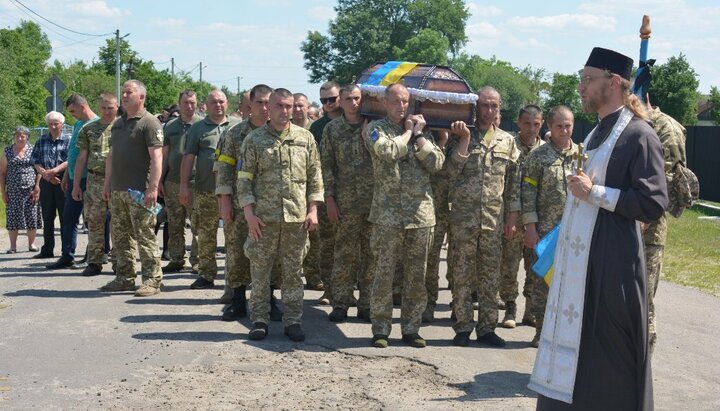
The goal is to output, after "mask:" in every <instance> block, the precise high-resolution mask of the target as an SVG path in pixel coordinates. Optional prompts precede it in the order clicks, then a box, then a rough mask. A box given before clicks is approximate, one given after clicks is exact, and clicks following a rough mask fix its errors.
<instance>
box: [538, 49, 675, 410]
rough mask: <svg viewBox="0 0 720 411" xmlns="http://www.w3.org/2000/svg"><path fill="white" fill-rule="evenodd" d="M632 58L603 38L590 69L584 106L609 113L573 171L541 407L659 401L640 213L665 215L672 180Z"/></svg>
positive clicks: (543, 346) (635, 405)
mask: <svg viewBox="0 0 720 411" xmlns="http://www.w3.org/2000/svg"><path fill="white" fill-rule="evenodd" d="M632 67H633V61H632V59H631V58H629V57H627V56H624V55H622V54H620V53H617V52H615V51H612V50H607V49H603V48H595V49H593V51H592V52H591V54H590V57H589V58H588V60H587V63H585V67H584V68H583V70H582V73H581V77H580V84H579V85H578V91H579V93H580V96H581V99H582V106H583V110H584V111H585V112H587V113H597V115H598V117H599V120H600V122H599V124H598V125H597V127H596V128H595V129H594V130H593V131H591V132H590V134H589V135H588V136H587V137H586V138H585V141H584V144H583V145H584V146H585V147H587V149H586V152H585V153H579V155H577V158H578V160H577V161H578V162H579V164H578V167H577V173H576V175H573V176H570V177H569V178H568V191H569V193H568V197H567V200H566V203H565V211H564V213H563V217H562V222H561V231H560V235H559V237H558V244H557V248H556V250H555V260H554V271H553V279H552V284H551V286H550V291H549V294H548V301H547V308H546V311H545V322H544V324H543V329H542V331H541V335H540V346H539V349H538V354H537V357H536V360H535V367H534V369H533V374H532V376H531V378H530V385H529V387H530V388H531V389H533V390H535V391H537V392H538V393H539V394H540V395H539V398H538V404H537V409H538V410H651V409H653V396H652V375H651V370H650V359H649V354H648V311H647V308H648V306H647V298H646V295H647V294H646V291H645V290H646V280H645V258H644V255H643V246H642V234H641V231H640V222H650V221H653V220H655V219H657V218H659V217H660V216H661V215H662V213H663V211H664V210H665V208H666V206H667V187H666V183H665V176H664V160H663V154H662V148H661V145H660V140H659V139H658V137H657V135H656V134H655V132H654V131H653V129H652V127H651V126H650V124H649V123H648V121H647V119H648V115H647V113H646V111H645V109H644V107H643V105H642V104H641V103H640V101H639V100H638V99H637V97H636V96H634V95H632V94H631V93H630V76H631V72H632ZM583 154H584V155H583Z"/></svg>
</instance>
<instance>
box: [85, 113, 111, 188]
mask: <svg viewBox="0 0 720 411" xmlns="http://www.w3.org/2000/svg"><path fill="white" fill-rule="evenodd" d="M113 123H114V121H113V122H111V123H110V124H103V123H102V121H100V119H97V120H93V121H91V122H89V123H87V124H85V126H84V127H83V128H81V129H80V132H79V133H78V139H77V147H78V148H79V149H86V150H87V151H88V156H87V169H88V170H90V171H92V172H93V173H96V174H101V175H105V160H107V155H108V152H109V151H110V146H109V144H108V142H109V140H110V130H111V129H112V125H113Z"/></svg>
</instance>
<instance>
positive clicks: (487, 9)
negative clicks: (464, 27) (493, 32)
mask: <svg viewBox="0 0 720 411" xmlns="http://www.w3.org/2000/svg"><path fill="white" fill-rule="evenodd" d="M467 8H468V11H469V12H470V14H471V16H474V17H480V18H487V17H497V16H500V15H502V14H503V10H502V9H501V8H500V7H497V6H492V5H487V4H480V3H476V2H470V3H467Z"/></svg>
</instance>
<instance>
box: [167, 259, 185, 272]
mask: <svg viewBox="0 0 720 411" xmlns="http://www.w3.org/2000/svg"><path fill="white" fill-rule="evenodd" d="M184 269H185V262H184V261H171V262H169V263H168V264H167V265H166V266H165V267H163V268H162V272H163V274H169V273H179V272H180V271H182V270H184Z"/></svg>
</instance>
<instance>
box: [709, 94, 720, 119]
mask: <svg viewBox="0 0 720 411" xmlns="http://www.w3.org/2000/svg"><path fill="white" fill-rule="evenodd" d="M708 101H709V103H710V104H712V109H711V110H710V116H711V117H712V121H713V122H714V123H715V124H716V125H718V126H720V90H718V88H717V87H714V86H713V87H712V88H711V89H710V99H709V100H708Z"/></svg>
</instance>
